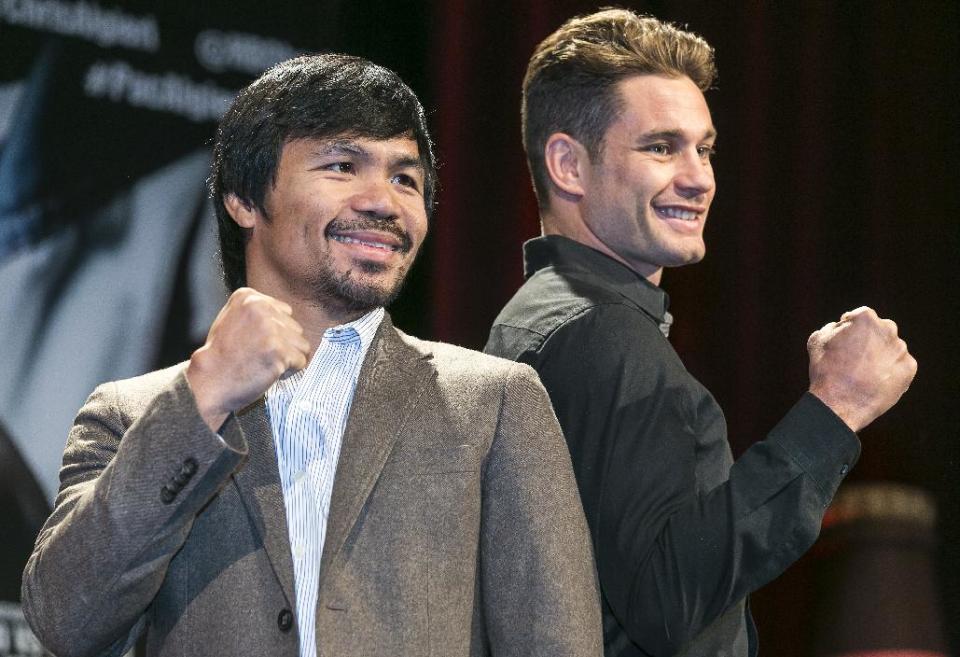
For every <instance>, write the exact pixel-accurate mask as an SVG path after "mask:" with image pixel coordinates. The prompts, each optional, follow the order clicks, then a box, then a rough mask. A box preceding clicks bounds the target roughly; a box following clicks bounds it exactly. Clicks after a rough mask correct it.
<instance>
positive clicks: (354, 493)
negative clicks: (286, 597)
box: [320, 315, 436, 587]
mask: <svg viewBox="0 0 960 657" xmlns="http://www.w3.org/2000/svg"><path fill="white" fill-rule="evenodd" d="M429 356H430V354H424V353H422V352H420V351H417V350H416V349H414V348H413V347H411V346H410V345H408V344H406V343H405V342H404V341H403V340H402V339H401V338H400V336H399V334H398V332H397V330H396V329H395V328H394V327H393V323H392V322H391V321H390V317H389V315H386V316H384V318H383V322H381V324H380V328H379V329H378V331H377V335H376V337H375V339H374V342H373V344H372V345H371V346H370V352H369V353H368V354H367V358H366V360H365V362H364V364H363V367H362V368H361V370H360V377H359V379H358V382H357V389H356V392H355V393H354V396H353V402H352V404H351V407H350V417H349V419H348V420H347V427H346V430H345V431H344V434H343V444H342V446H341V448H340V461H339V463H338V464H337V470H336V477H335V478H334V482H333V496H332V498H331V500H330V516H329V518H328V519H327V534H326V539H325V540H324V545H323V556H322V557H321V560H320V585H321V587H322V586H323V581H324V579H325V578H326V573H327V572H328V571H329V570H330V567H331V565H332V564H333V563H334V560H335V558H336V556H337V554H338V553H339V551H340V549H341V548H342V547H343V544H344V541H346V538H347V536H348V535H349V533H350V530H351V529H352V528H353V525H354V523H355V522H356V520H357V517H358V516H359V514H360V510H361V509H362V508H363V505H364V503H365V502H366V500H367V497H369V495H370V492H371V491H372V490H373V486H374V484H375V483H376V481H377V478H378V477H379V476H380V472H381V470H383V466H384V464H385V463H386V461H387V457H388V456H389V455H390V452H391V450H392V449H393V445H394V443H395V442H396V440H397V437H398V436H399V435H400V431H401V430H402V428H403V427H404V425H405V424H406V422H407V418H408V417H409V416H410V413H411V411H412V410H413V409H414V407H415V406H416V404H417V400H418V399H419V397H420V395H421V393H422V392H423V389H424V385H425V384H426V383H427V382H428V381H429V380H431V379H432V378H433V376H435V375H436V371H435V370H434V368H433V366H432V365H430V364H429V363H428V362H427V359H428V358H429Z"/></svg>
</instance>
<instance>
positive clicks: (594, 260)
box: [523, 235, 673, 335]
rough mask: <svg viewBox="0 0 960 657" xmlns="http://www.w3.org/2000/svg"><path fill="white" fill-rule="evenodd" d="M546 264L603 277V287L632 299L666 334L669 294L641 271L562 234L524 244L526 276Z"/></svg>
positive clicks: (539, 238) (667, 329) (668, 316)
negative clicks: (651, 281) (646, 277)
mask: <svg viewBox="0 0 960 657" xmlns="http://www.w3.org/2000/svg"><path fill="white" fill-rule="evenodd" d="M545 267H554V268H556V269H560V270H565V271H575V272H579V273H581V274H583V275H584V276H586V277H588V278H595V279H600V280H601V281H602V283H603V286H604V287H606V288H608V289H612V290H614V291H616V292H617V293H619V294H620V295H622V296H623V297H625V298H626V299H628V300H630V301H632V302H633V303H634V304H635V305H637V306H638V307H639V308H640V309H641V310H642V311H643V312H645V313H646V314H648V315H650V317H652V318H653V319H654V320H656V322H657V323H658V324H659V325H660V330H661V331H662V332H663V334H664V335H667V333H668V332H669V330H670V324H671V323H672V322H673V316H672V315H671V314H670V313H669V312H667V308H669V306H670V297H669V296H668V295H667V293H666V292H664V291H663V290H662V289H660V288H659V287H657V286H656V285H653V284H652V283H650V281H648V280H647V279H645V278H644V277H643V276H640V275H639V274H638V273H636V272H635V271H633V270H632V269H630V268H629V267H627V266H626V265H624V264H622V263H620V262H617V261H616V260H614V259H613V258H611V257H610V256H607V255H604V254H603V253H600V252H599V251H597V250H596V249H593V248H590V247H589V246H586V245H584V244H581V243H579V242H576V241H574V240H572V239H570V238H567V237H563V236H560V235H545V236H543V237H537V238H534V239H532V240H528V241H527V242H526V243H524V245H523V275H524V278H530V277H531V276H533V275H534V274H535V273H536V272H538V271H539V270H541V269H544V268H545Z"/></svg>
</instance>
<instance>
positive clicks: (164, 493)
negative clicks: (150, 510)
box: [160, 486, 177, 504]
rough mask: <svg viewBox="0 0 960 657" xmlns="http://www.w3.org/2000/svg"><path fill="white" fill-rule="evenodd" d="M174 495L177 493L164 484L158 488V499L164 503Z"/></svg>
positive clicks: (167, 502)
mask: <svg viewBox="0 0 960 657" xmlns="http://www.w3.org/2000/svg"><path fill="white" fill-rule="evenodd" d="M176 496H177V494H176V493H175V492H174V491H172V490H170V487H169V486H164V487H163V488H161V489H160V501H161V502H163V503H164V504H170V502H172V501H173V498H175V497H176Z"/></svg>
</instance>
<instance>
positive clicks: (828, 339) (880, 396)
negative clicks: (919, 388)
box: [807, 307, 917, 431]
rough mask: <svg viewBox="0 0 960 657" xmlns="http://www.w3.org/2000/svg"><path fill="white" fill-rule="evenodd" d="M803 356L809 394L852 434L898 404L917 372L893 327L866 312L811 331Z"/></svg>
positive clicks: (850, 314)
mask: <svg viewBox="0 0 960 657" xmlns="http://www.w3.org/2000/svg"><path fill="white" fill-rule="evenodd" d="M807 351H808V352H809V353H810V392H811V393H813V394H814V395H816V396H817V397H819V398H820V400H821V401H823V403H825V404H826V405H827V406H829V407H830V409H831V410H833V412H834V413H836V414H837V415H838V416H839V417H840V419H841V420H843V421H844V422H845V423H846V424H847V426H849V427H850V428H851V429H853V430H854V431H860V429H862V428H864V427H865V426H867V425H868V424H870V423H871V422H873V421H874V420H875V419H876V418H878V417H880V416H881V415H883V414H884V413H885V412H886V411H887V409H889V408H890V407H891V406H893V405H894V404H896V403H897V400H898V399H900V396H901V395H903V393H904V392H906V390H907V388H908V387H909V386H910V382H911V381H913V377H914V375H915V374H916V373H917V361H915V360H914V359H913V356H911V355H910V353H909V352H908V351H907V344H906V343H905V342H904V341H903V340H901V339H900V338H899V337H898V336H897V325H896V324H894V323H893V322H892V321H891V320H889V319H880V317H878V316H877V313H875V312H874V311H873V310H871V309H870V308H867V307H861V308H857V309H856V310H851V311H850V312H847V313H844V314H843V315H842V316H841V317H840V321H839V322H830V323H829V324H827V325H826V326H824V327H823V328H821V329H820V330H819V331H815V332H814V333H813V334H812V335H811V336H810V339H809V340H807Z"/></svg>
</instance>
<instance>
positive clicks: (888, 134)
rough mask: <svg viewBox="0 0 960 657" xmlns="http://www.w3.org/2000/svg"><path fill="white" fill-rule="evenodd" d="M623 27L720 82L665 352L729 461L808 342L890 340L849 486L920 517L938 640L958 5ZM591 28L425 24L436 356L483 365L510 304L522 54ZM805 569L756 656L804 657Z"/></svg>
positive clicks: (953, 390)
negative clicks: (693, 253) (919, 507)
mask: <svg viewBox="0 0 960 657" xmlns="http://www.w3.org/2000/svg"><path fill="white" fill-rule="evenodd" d="M632 7H633V8H634V9H637V10H639V11H642V12H648V13H652V14H654V15H656V16H658V17H660V18H663V19H667V20H672V21H676V22H679V23H682V24H688V25H689V27H690V29H693V30H694V31H697V32H699V33H701V34H702V35H704V36H705V37H706V38H707V39H708V41H710V42H711V44H713V45H714V46H715V47H716V49H717V60H718V65H719V70H720V77H719V81H718V84H717V88H716V89H714V90H712V91H710V92H709V93H708V95H707V98H708V102H709V103H710V105H711V108H712V111H713V118H714V122H715V124H716V125H717V128H718V130H719V140H718V150H719V154H718V157H717V160H716V164H715V166H716V170H717V182H718V193H717V198H716V200H715V201H714V205H713V210H712V211H711V215H710V222H709V224H708V226H707V235H706V237H707V257H706V259H705V260H704V262H702V263H700V264H698V265H696V266H692V267H686V268H682V269H677V270H670V271H668V272H667V273H666V274H665V275H664V279H663V287H664V288H665V289H666V290H667V291H668V292H669V293H670V295H671V299H672V310H673V312H674V314H675V316H676V323H675V325H674V331H673V334H672V340H673V342H674V344H675V346H676V348H677V350H678V351H679V352H680V354H681V356H682V357H683V359H684V361H685V362H686V364H687V366H688V368H689V369H690V370H691V372H693V374H694V375H695V376H697V377H698V378H700V379H701V380H702V381H703V382H704V383H705V384H706V385H707V386H708V387H709V388H710V389H711V390H712V391H713V392H714V394H715V396H716V397H717V398H718V400H719V401H720V404H721V406H722V407H723V408H724V410H725V411H726V413H727V416H728V420H729V424H730V435H731V443H732V445H733V447H734V451H735V452H740V451H742V450H744V449H746V448H747V447H749V446H750V445H751V444H752V443H753V442H754V441H756V440H759V439H762V438H763V436H764V435H765V433H766V432H767V431H768V430H769V429H770V428H771V427H772V426H773V425H774V424H775V423H776V421H777V420H778V419H779V417H780V416H781V415H782V414H783V413H784V412H785V411H786V410H787V408H788V407H789V405H790V404H791V403H792V402H793V401H794V400H795V399H796V398H797V397H798V396H799V394H800V393H801V392H802V391H803V390H804V389H805V387H806V384H807V372H806V367H807V361H806V351H805V347H804V345H805V342H806V339H807V336H808V335H809V333H810V332H811V331H813V330H814V329H816V328H818V327H820V326H822V325H823V324H824V323H826V322H828V321H831V320H834V319H837V318H838V316H839V315H840V314H841V313H842V312H843V311H845V310H848V309H852V308H854V307H857V306H860V305H871V306H873V307H874V308H876V309H877V311H878V312H879V313H880V314H881V315H884V316H888V317H891V318H893V319H894V320H895V321H896V322H897V323H898V325H899V327H900V332H901V335H903V336H904V338H905V339H906V340H907V341H908V343H909V344H910V347H911V350H912V351H913V353H914V354H915V355H916V357H917V359H918V361H919V363H920V369H919V375H918V376H917V379H916V381H915V383H914V386H913V388H912V389H911V390H910V391H909V392H908V393H907V396H906V397H905V398H904V399H903V401H902V402H901V404H900V405H898V406H897V408H896V409H895V410H894V411H892V412H891V413H889V414H888V415H887V416H885V417H884V418H882V419H881V420H880V421H878V422H876V423H875V425H874V426H872V427H871V428H869V429H868V430H867V431H865V432H864V433H863V435H862V438H863V441H864V451H863V456H862V457H861V461H860V464H859V466H858V467H857V469H856V470H855V472H854V475H853V476H854V477H855V478H860V479H893V480H900V481H905V482H908V483H913V484H916V485H918V486H922V487H924V488H926V489H928V490H932V491H933V492H934V493H936V494H937V495H938V498H939V501H940V505H941V516H942V522H941V526H940V527H941V528H940V533H941V541H942V544H943V548H942V549H941V554H940V558H939V566H940V568H941V573H942V575H943V581H944V582H945V584H944V587H943V595H944V604H945V606H946V609H947V611H948V613H950V614H951V616H948V617H947V618H950V617H952V618H954V619H956V618H960V612H957V611H956V610H957V609H958V605H957V602H958V598H960V591H958V588H957V586H958V585H957V582H958V581H960V573H958V568H960V566H958V565H957V555H958V551H957V548H956V547H953V546H954V545H956V544H957V543H958V539H960V532H958V528H957V525H958V523H957V517H958V516H957V511H956V508H957V507H958V502H960V500H958V493H957V488H958V486H957V485H956V483H955V481H954V475H955V473H956V472H957V470H958V465H960V458H958V449H957V446H956V445H957V441H958V438H960V430H958V422H957V414H956V411H955V410H953V409H954V408H955V406H956V402H955V399H956V397H957V393H958V392H960V391H958V386H957V380H958V377H957V374H956V372H957V371H958V358H957V355H956V351H957V350H956V349H955V348H953V345H952V340H951V338H952V336H953V335H954V332H955V322H956V318H957V317H958V313H957V310H958V308H957V306H958V304H957V300H958V299H957V293H956V287H957V285H956V279H957V273H958V269H957V264H956V260H957V257H956V256H957V253H958V230H957V217H958V212H957V211H958V205H960V204H958V200H957V199H958V183H957V181H956V173H955V169H954V167H955V166H956V165H955V160H956V156H957V154H958V146H960V143H958V124H957V120H956V113H955V105H956V102H957V98H958V84H957V74H956V62H958V61H960V49H958V41H957V34H958V26H960V20H958V18H960V16H958V8H957V5H956V3H952V2H925V3H922V4H912V3H872V2H850V3H846V2H845V3H799V2H797V3H712V2H706V1H705V0H697V1H693V2H669V1H664V2H656V3H655V2H649V3H634V4H632ZM596 8H597V5H595V4H590V3H585V2H574V1H572V0H563V1H549V2H548V1H547V0H529V1H527V2H522V3H481V2H470V1H467V0H459V1H457V0H451V1H449V2H444V3H438V4H437V5H436V6H435V15H434V23H435V25H434V29H433V31H432V35H433V39H434V42H433V46H432V57H431V58H430V62H431V66H432V71H433V81H434V82H433V85H434V86H433V97H434V105H435V107H436V108H437V114H436V116H435V126H436V128H435V129H436V134H437V139H438V147H439V154H440V159H441V162H442V168H441V170H440V176H441V182H442V190H441V192H440V196H439V200H440V205H439V208H438V211H437V214H436V218H435V223H434V228H433V238H432V246H431V248H432V272H431V274H430V281H431V282H430V286H431V293H432V308H431V312H432V332H433V335H434V337H437V338H439V339H443V340H448V341H452V342H456V343H460V344H464V345H467V346H472V347H480V346H482V345H483V343H484V341H485V339H486V335H487V331H488V329H489V326H490V324H491V322H492V320H493V318H494V317H495V316H496V314H497V312H498V311H499V309H500V308H501V306H502V305H503V303H504V302H505V301H506V300H507V299H508V298H509V297H510V295H511V294H512V293H513V292H514V291H515V289H516V288H517V287H518V286H519V284H520V283H521V256H520V245H521V243H522V242H523V241H524V240H526V239H529V238H531V237H534V236H536V235H537V234H539V225H538V220H537V213H536V207H535V203H534V198H533V193H532V190H531V186H530V182H529V177H528V175H527V172H526V167H525V163H524V160H523V153H522V148H521V143H520V120H519V107H520V86H521V80H522V77H523V72H524V70H525V67H526V62H527V59H528V58H529V56H530V53H531V52H532V50H533V48H534V46H535V45H536V44H537V43H538V42H539V41H540V40H541V39H543V38H544V37H545V36H546V35H547V34H549V33H550V32H551V31H553V30H554V29H555V28H556V27H558V26H559V25H560V24H561V23H562V22H563V21H564V20H565V19H566V18H568V17H570V16H572V15H574V14H577V13H584V12H590V11H593V10H595V9H596ZM804 569H805V564H804V563H801V564H799V565H798V566H797V568H796V569H795V572H794V573H791V574H789V575H788V576H785V577H784V578H783V579H782V581H780V582H777V583H775V584H774V585H773V586H771V587H769V588H768V589H767V590H766V591H764V592H763V593H761V594H760V595H758V596H756V597H755V601H754V607H755V610H756V615H757V616H758V620H759V623H760V629H761V633H762V637H763V638H764V640H765V645H766V646H767V648H768V649H773V650H774V651H775V652H776V654H778V655H791V654H797V655H799V654H803V650H804V645H805V644H804V641H803V638H802V637H803V633H804V627H805V625H804V616H803V607H804V605H805V604H808V603H809V600H806V599H805V598H804V596H803V587H804V586H805V585H806V584H807V581H806V580H805V579H804V573H805V570H804ZM950 582H953V584H951V583H950ZM948 625H956V623H953V624H950V623H948ZM952 631H953V632H956V631H957V630H956V629H953V630H952ZM797 637H800V639H799V640H798V639H797ZM791 650H794V651H796V652H791Z"/></svg>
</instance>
